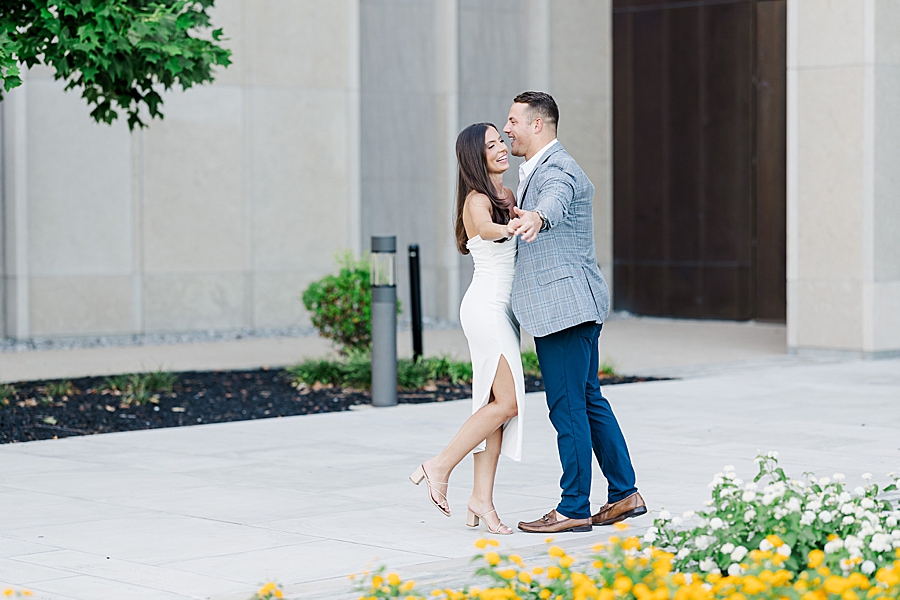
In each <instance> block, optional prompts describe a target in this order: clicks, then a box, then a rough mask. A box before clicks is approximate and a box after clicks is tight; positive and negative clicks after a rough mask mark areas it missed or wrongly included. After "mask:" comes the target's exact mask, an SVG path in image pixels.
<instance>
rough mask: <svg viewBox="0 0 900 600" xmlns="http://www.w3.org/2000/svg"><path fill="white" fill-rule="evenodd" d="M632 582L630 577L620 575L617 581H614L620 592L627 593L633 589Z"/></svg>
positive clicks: (614, 585)
mask: <svg viewBox="0 0 900 600" xmlns="http://www.w3.org/2000/svg"><path fill="white" fill-rule="evenodd" d="M631 586H632V582H631V580H630V579H629V578H628V577H624V576H621V575H620V576H619V577H616V580H615V582H613V587H614V588H615V590H616V591H617V592H619V593H620V594H627V593H628V592H629V591H631Z"/></svg>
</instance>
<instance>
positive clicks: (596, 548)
mask: <svg viewBox="0 0 900 600" xmlns="http://www.w3.org/2000/svg"><path fill="white" fill-rule="evenodd" d="M605 547H606V546H604V545H603V544H594V547H593V548H592V550H593V551H594V552H601V551H602V550H603V549H604V548H605Z"/></svg>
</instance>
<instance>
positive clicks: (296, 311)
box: [253, 271, 322, 358]
mask: <svg viewBox="0 0 900 600" xmlns="http://www.w3.org/2000/svg"><path fill="white" fill-rule="evenodd" d="M321 276H322V274H321V273H319V272H318V271H317V272H305V271H301V272H297V271H279V272H269V273H256V274H254V276H253V326H254V327H261V328H266V327H292V326H307V325H309V324H310V321H309V314H308V313H307V311H306V308H305V307H304V306H303V302H302V300H301V297H302V296H303V292H304V291H305V290H306V288H307V287H308V286H309V284H310V283H311V282H312V281H315V280H316V279H319V278H320V277H321ZM298 358H300V357H298Z"/></svg>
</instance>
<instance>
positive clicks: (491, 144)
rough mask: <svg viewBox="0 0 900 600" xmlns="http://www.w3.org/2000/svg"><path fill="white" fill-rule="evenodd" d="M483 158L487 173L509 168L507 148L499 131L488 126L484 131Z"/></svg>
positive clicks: (500, 171)
mask: <svg viewBox="0 0 900 600" xmlns="http://www.w3.org/2000/svg"><path fill="white" fill-rule="evenodd" d="M484 159H485V161H486V162H487V169H488V173H502V172H504V171H505V170H507V169H508V168H509V150H508V149H507V148H506V142H504V141H503V138H501V137H500V132H499V131H497V130H496V129H494V128H493V127H488V128H487V131H485V132H484Z"/></svg>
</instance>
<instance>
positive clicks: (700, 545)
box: [694, 535, 709, 550]
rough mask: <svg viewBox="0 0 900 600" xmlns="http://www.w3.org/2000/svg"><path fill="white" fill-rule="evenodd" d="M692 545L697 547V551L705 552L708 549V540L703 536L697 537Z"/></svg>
mask: <svg viewBox="0 0 900 600" xmlns="http://www.w3.org/2000/svg"><path fill="white" fill-rule="evenodd" d="M694 545H695V546H697V550H706V549H707V548H709V538H708V537H706V536H705V535H698V536H697V537H696V538H694Z"/></svg>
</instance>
